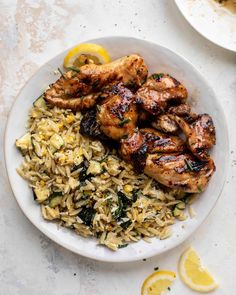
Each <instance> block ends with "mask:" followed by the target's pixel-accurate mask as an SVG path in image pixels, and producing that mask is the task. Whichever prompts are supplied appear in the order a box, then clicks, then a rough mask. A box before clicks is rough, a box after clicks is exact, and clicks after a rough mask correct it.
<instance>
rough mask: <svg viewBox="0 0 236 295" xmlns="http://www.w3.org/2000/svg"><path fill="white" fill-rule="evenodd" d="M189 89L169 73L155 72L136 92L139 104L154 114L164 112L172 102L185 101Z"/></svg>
mask: <svg viewBox="0 0 236 295" xmlns="http://www.w3.org/2000/svg"><path fill="white" fill-rule="evenodd" d="M187 95H188V93H187V89H186V88H185V87H184V86H183V85H182V84H181V83H180V82H178V81H177V80H176V79H174V78H173V77H171V76H169V75H167V74H153V75H152V76H151V77H149V78H148V80H147V82H146V83H144V84H143V85H142V87H141V88H139V90H138V91H137V92H136V97H137V99H136V101H137V104H140V105H141V107H142V108H143V109H144V110H146V111H147V112H149V113H151V114H152V115H159V114H161V113H164V111H165V110H166V109H167V107H168V105H169V103H170V102H174V103H179V104H180V103H184V102H185V101H186V99H187Z"/></svg>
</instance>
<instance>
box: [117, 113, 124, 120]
mask: <svg viewBox="0 0 236 295" xmlns="http://www.w3.org/2000/svg"><path fill="white" fill-rule="evenodd" d="M117 117H118V118H119V119H120V120H121V121H122V120H124V117H123V115H122V114H121V112H120V111H117Z"/></svg>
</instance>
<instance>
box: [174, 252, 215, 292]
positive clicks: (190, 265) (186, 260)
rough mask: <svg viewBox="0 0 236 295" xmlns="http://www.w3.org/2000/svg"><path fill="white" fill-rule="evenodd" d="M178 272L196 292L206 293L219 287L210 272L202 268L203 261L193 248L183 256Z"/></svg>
mask: <svg viewBox="0 0 236 295" xmlns="http://www.w3.org/2000/svg"><path fill="white" fill-rule="evenodd" d="M178 271H179V275H180V278H181V279H182V281H183V282H184V283H185V284H186V285H187V286H188V287H190V288H191V289H192V290H194V291H198V292H202V293H205V292H210V291H213V290H215V289H216V288H217V287H218V285H217V283H216V282H215V280H214V279H213V277H212V276H211V275H210V273H209V272H208V270H207V269H205V268H203V267H202V265H201V260H200V258H199V256H198V254H197V253H196V252H195V250H194V249H193V248H192V247H190V248H188V249H187V250H186V251H185V252H184V253H183V254H182V255H181V257H180V259H179V265H178Z"/></svg>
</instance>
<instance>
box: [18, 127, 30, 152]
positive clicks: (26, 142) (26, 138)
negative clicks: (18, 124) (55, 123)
mask: <svg viewBox="0 0 236 295" xmlns="http://www.w3.org/2000/svg"><path fill="white" fill-rule="evenodd" d="M16 147H17V148H19V149H20V150H21V151H25V150H27V149H29V148H30V147H32V142H31V134H30V132H27V133H26V134H24V135H23V136H22V137H21V138H19V139H17V140H16Z"/></svg>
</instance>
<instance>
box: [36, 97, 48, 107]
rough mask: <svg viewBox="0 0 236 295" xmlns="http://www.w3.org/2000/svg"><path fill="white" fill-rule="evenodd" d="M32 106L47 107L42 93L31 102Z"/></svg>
mask: <svg viewBox="0 0 236 295" xmlns="http://www.w3.org/2000/svg"><path fill="white" fill-rule="evenodd" d="M33 106H34V107H37V108H40V109H46V108H47V104H46V101H45V100H44V94H42V95H40V96H39V97H38V98H37V99H36V100H35V101H34V102H33Z"/></svg>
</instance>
